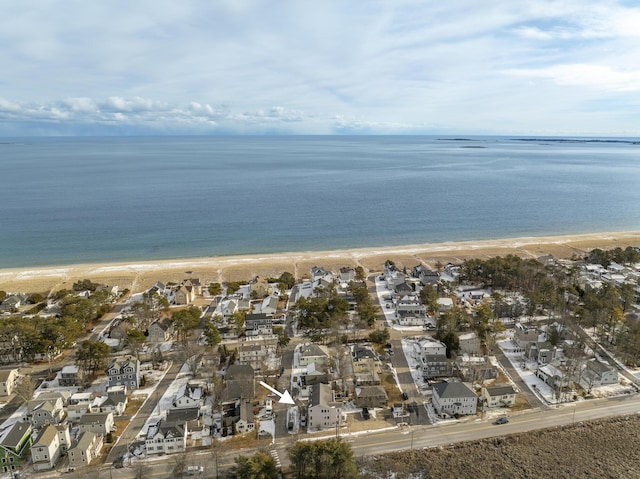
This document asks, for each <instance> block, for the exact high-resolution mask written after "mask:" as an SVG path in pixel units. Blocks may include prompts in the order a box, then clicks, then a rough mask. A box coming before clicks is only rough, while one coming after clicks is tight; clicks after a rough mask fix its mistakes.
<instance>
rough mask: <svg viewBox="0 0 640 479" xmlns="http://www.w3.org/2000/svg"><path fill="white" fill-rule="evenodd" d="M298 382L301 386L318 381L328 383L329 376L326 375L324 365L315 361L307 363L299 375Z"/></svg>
mask: <svg viewBox="0 0 640 479" xmlns="http://www.w3.org/2000/svg"><path fill="white" fill-rule="evenodd" d="M300 382H301V385H302V386H303V387H304V386H313V385H314V384H318V383H328V382H329V376H328V375H327V371H326V367H325V366H322V365H317V364H316V363H311V364H307V367H306V369H305V370H304V372H303V373H302V374H301V375H300Z"/></svg>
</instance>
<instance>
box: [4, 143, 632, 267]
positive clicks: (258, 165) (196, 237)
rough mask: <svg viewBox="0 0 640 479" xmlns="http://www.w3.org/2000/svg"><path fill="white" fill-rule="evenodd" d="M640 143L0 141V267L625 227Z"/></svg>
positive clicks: (628, 224) (629, 215)
mask: <svg viewBox="0 0 640 479" xmlns="http://www.w3.org/2000/svg"><path fill="white" fill-rule="evenodd" d="M639 160H640V145H639V144H634V143H633V142H632V141H626V140H619V141H554V140H553V139H546V140H545V139H531V138H529V139H519V138H495V137H489V138H465V139H462V138H443V137H423V136H356V137H345V136H309V137H304V136H303V137H301V136H294V137H145V138H131V137H118V138H29V139H5V140H0V171H1V173H0V175H1V177H2V182H1V183H0V184H1V186H0V207H1V208H2V215H1V216H0V268H2V267H5V268H6V267H23V266H35V265H56V264H75V263H85V262H103V261H131V260H149V259H161V258H184V257H197V256H219V255H231V254H245V253H270V252H285V251H313V250H327V249H340V248H353V247H368V246H383V245H384V246H388V245H401V244H412V243H428V242H440V241H462V240H476V239H492V238H506V237H517V236H541V235H557V234H571V233H590V232H601V231H621V230H640V161H639Z"/></svg>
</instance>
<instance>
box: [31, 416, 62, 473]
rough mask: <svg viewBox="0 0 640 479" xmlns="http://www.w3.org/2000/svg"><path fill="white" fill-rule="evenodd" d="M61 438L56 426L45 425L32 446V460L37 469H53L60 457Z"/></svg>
mask: <svg viewBox="0 0 640 479" xmlns="http://www.w3.org/2000/svg"><path fill="white" fill-rule="evenodd" d="M61 452H62V451H61V449H60V438H59V436H58V430H57V429H56V427H55V426H52V425H48V426H45V427H44V428H43V429H42V431H40V435H39V436H38V438H37V439H36V441H35V442H34V443H33V445H32V446H31V461H32V462H33V468H34V469H35V470H36V471H48V470H49V469H53V467H54V466H55V465H56V462H57V461H58V459H59V458H60V454H61Z"/></svg>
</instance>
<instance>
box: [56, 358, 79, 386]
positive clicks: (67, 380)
mask: <svg viewBox="0 0 640 479" xmlns="http://www.w3.org/2000/svg"><path fill="white" fill-rule="evenodd" d="M83 379H84V374H83V372H82V369H80V368H79V367H78V366H76V365H75V364H68V365H66V366H64V367H63V368H62V371H60V376H59V377H58V384H60V386H65V387H68V386H80V385H82V381H83Z"/></svg>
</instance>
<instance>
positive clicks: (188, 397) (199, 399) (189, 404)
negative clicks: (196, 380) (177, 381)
mask: <svg viewBox="0 0 640 479" xmlns="http://www.w3.org/2000/svg"><path fill="white" fill-rule="evenodd" d="M203 403H204V388H203V387H202V385H200V384H192V383H187V384H183V385H182V386H180V388H179V389H178V391H177V392H176V394H175V396H174V397H173V402H172V404H173V407H175V408H178V409H189V408H200V407H202V404H203Z"/></svg>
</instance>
